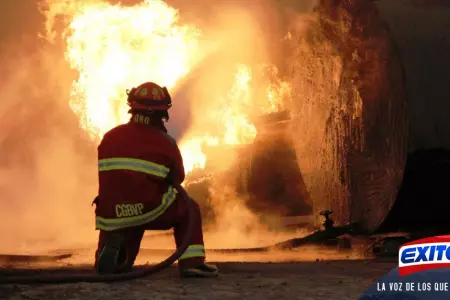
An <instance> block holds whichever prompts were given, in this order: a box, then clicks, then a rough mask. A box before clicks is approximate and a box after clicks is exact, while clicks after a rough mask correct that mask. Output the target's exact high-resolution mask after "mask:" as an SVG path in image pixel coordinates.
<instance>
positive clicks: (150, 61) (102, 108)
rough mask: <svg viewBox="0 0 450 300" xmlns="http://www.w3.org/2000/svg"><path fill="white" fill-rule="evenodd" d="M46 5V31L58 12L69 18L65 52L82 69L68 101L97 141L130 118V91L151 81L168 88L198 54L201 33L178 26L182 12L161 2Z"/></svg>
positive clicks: (72, 65)
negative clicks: (128, 104) (127, 97)
mask: <svg viewBox="0 0 450 300" xmlns="http://www.w3.org/2000/svg"><path fill="white" fill-rule="evenodd" d="M48 5H49V7H48V10H47V17H48V20H50V21H48V22H47V30H48V31H50V30H51V28H52V26H53V23H52V22H51V20H54V18H55V17H56V16H59V15H63V16H65V17H69V18H70V24H69V26H68V28H67V30H66V31H65V32H64V36H65V37H66V47H67V51H66V53H65V55H66V59H67V60H68V61H69V63H70V65H71V67H72V68H74V69H75V70H77V71H78V73H79V77H78V80H76V81H75V82H74V83H73V87H72V94H71V102H70V105H71V108H72V110H73V111H74V112H75V113H76V114H77V115H78V117H79V118H80V122H81V126H82V128H83V129H85V130H86V131H88V132H89V134H90V135H91V136H92V137H93V138H94V139H101V137H102V136H103V135H104V134H105V133H106V131H108V130H109V129H111V128H113V127H114V126H117V125H118V124H121V123H125V122H127V121H128V118H129V116H128V114H127V111H128V107H127V104H126V101H124V99H126V94H125V92H126V90H127V89H130V88H132V87H134V86H136V85H138V84H140V83H142V82H146V81H149V79H151V80H152V81H154V82H157V83H158V84H160V85H163V86H166V87H168V88H169V89H170V88H171V87H174V86H175V84H176V83H177V82H178V80H179V79H180V78H182V77H183V76H184V75H186V74H187V73H188V72H189V70H190V68H191V67H192V66H193V65H194V63H195V57H196V54H197V53H199V51H198V39H199V37H200V34H201V32H200V31H199V30H198V29H197V28H195V27H193V26H188V25H179V24H178V21H179V16H178V11H177V10H175V9H173V8H171V7H169V6H168V5H167V4H166V3H164V2H163V1H160V0H145V1H144V2H142V3H141V4H139V5H135V6H131V7H123V6H120V5H110V4H108V3H107V2H102V1H88V2H85V1H51V2H49V3H48ZM50 36H51V35H50Z"/></svg>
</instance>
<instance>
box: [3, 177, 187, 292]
mask: <svg viewBox="0 0 450 300" xmlns="http://www.w3.org/2000/svg"><path fill="white" fill-rule="evenodd" d="M173 186H174V188H175V189H176V190H177V191H178V192H179V193H180V194H181V198H182V199H183V201H186V204H187V207H188V218H189V222H188V226H187V227H188V228H187V230H186V232H187V233H186V236H185V237H184V239H183V242H182V243H181V245H180V247H178V248H177V249H176V250H175V252H174V253H173V254H172V255H170V256H169V257H168V258H167V259H165V260H163V261H162V262H160V263H159V264H157V265H153V266H150V267H148V268H143V269H139V270H134V271H131V272H129V273H121V274H108V275H99V274H52V275H44V276H42V275H36V276H12V277H0V285H5V284H58V283H59V284H61V283H77V282H115V281H127V280H133V279H138V278H143V277H146V276H148V275H151V274H154V273H157V272H159V271H162V270H164V269H166V268H168V267H170V266H171V265H172V264H173V263H174V262H175V261H176V260H177V259H178V258H179V257H180V256H181V255H182V254H183V253H184V252H185V251H186V249H187V248H188V246H189V243H190V242H191V237H192V232H193V228H194V221H195V219H194V206H193V205H192V200H191V198H190V197H189V195H188V194H187V192H186V190H185V189H184V188H183V187H182V186H181V185H180V184H173Z"/></svg>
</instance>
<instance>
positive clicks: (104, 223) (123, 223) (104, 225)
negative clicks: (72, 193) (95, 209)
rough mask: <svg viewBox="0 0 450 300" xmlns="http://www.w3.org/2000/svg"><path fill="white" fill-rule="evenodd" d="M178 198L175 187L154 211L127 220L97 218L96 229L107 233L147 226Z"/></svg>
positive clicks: (166, 194)
mask: <svg viewBox="0 0 450 300" xmlns="http://www.w3.org/2000/svg"><path fill="white" fill-rule="evenodd" d="M176 196H177V193H176V190H175V189H174V188H173V187H169V190H168V191H167V192H166V193H164V195H163V197H162V201H161V204H160V205H159V206H158V207H157V208H155V209H154V210H151V211H149V212H147V213H145V214H143V215H140V216H134V217H126V218H111V219H107V218H102V217H96V218H95V225H96V228H97V229H101V230H105V231H111V230H117V229H123V228H128V227H135V226H140V225H144V224H147V223H149V222H151V221H153V220H155V219H156V218H158V217H159V216H160V215H162V214H163V213H164V212H165V211H166V210H167V209H168V208H169V206H170V205H171V204H172V203H173V202H174V201H175V199H176Z"/></svg>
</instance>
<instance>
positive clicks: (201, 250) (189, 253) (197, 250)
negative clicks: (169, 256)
mask: <svg viewBox="0 0 450 300" xmlns="http://www.w3.org/2000/svg"><path fill="white" fill-rule="evenodd" d="M192 257H205V246H203V245H190V246H189V247H188V248H187V249H186V251H184V253H183V255H181V256H180V258H179V259H178V260H182V259H186V258H192Z"/></svg>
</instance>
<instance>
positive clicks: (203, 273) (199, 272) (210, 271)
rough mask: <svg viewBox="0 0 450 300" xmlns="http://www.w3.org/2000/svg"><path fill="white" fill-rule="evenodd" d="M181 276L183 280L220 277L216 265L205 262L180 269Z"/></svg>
mask: <svg viewBox="0 0 450 300" xmlns="http://www.w3.org/2000/svg"><path fill="white" fill-rule="evenodd" d="M180 276H181V277H183V278H192V277H217V276H219V269H218V268H217V266H215V265H211V264H207V263H204V262H203V263H200V264H198V265H195V266H192V267H183V268H180Z"/></svg>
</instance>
